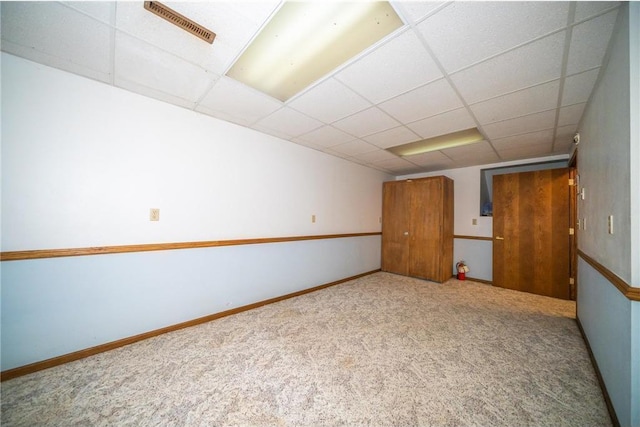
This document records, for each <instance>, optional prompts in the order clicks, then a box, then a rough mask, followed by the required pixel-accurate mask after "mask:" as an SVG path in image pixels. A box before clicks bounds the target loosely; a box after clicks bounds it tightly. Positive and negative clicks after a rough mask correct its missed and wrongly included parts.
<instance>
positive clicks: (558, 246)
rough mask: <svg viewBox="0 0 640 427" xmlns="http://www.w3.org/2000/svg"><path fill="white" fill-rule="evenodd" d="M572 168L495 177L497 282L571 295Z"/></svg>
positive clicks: (554, 294)
mask: <svg viewBox="0 0 640 427" xmlns="http://www.w3.org/2000/svg"><path fill="white" fill-rule="evenodd" d="M569 189H570V187H569V170H568V169H550V170H541V171H534V172H522V173H514V174H507V175H496V176H494V177H493V284H494V285H495V286H500V287H503V288H509V289H515V290H518V291H524V292H531V293H534V294H539V295H546V296H550V297H555V298H563V299H569V298H570V285H569V277H570V265H569V253H570V246H569V241H570V235H569V228H570V227H572V225H570V217H569V197H570V191H569Z"/></svg>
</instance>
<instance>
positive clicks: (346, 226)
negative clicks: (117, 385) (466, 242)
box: [1, 53, 391, 370]
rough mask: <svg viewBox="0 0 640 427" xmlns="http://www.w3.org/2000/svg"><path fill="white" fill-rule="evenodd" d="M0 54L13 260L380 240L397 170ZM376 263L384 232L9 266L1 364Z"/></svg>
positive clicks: (7, 240) (5, 230)
mask: <svg viewBox="0 0 640 427" xmlns="http://www.w3.org/2000/svg"><path fill="white" fill-rule="evenodd" d="M1 60H2V63H1V65H2V140H1V142H2V241H1V245H2V251H15V250H34V249H49V248H75V247H95V246H108V245H126V244H142V243H161V242H189V241H205V240H221V239H240V238H259V237H277V236H294V235H318V234H338V233H358V232H377V231H380V228H381V226H380V223H379V217H380V215H381V210H382V207H381V204H382V182H383V181H385V180H389V179H391V177H390V176H388V175H385V174H383V173H381V172H378V171H375V170H372V169H369V168H365V167H363V166H360V165H356V164H353V163H349V162H347V161H345V160H343V159H338V158H335V157H332V156H329V155H326V154H324V153H320V152H317V151H314V150H311V149H309V148H306V147H302V146H298V145H295V144H292V143H289V142H286V141H282V140H280V139H278V138H275V137H271V136H267V135H264V134H261V133H258V132H255V131H252V130H250V129H246V128H243V127H240V126H237V125H234V124H229V123H226V122H223V121H220V120H217V119H213V118H211V117H207V116H204V115H201V114H198V113H194V112H192V111H188V110H185V109H182V108H179V107H175V106H172V105H169V104H164V103H161V102H159V101H156V100H152V99H148V98H145V97H142V96H139V95H136V94H133V93H129V92H127V91H124V90H121V89H118V88H114V87H111V86H108V85H104V84H101V83H98V82H95V81H92V80H88V79H85V78H82V77H78V76H75V75H73V74H69V73H66V72H63V71H59V70H56V69H52V68H48V67H45V66H42V65H39V64H35V63H32V62H29V61H26V60H24V59H21V58H18V57H14V56H11V55H8V54H4V53H3V54H2V56H1ZM150 208H159V209H160V221H159V222H150V221H149V209H150ZM311 215H316V218H317V222H316V223H315V224H313V223H312V222H311ZM378 268H380V236H365V237H353V238H339V239H330V240H314V241H304V242H290V243H276V244H262V245H248V246H238V247H222V248H206V249H189V250H178V251H163V252H149V253H129V254H115V255H97V256H83V257H77V258H52V259H42V260H32V261H5V262H3V263H2V267H1V279H2V280H1V316H2V319H1V322H2V367H1V368H2V370H6V369H11V368H14V367H18V366H23V365H25V364H29V363H32V362H37V361H41V360H45V359H48V358H51V357H55V356H59V355H62V354H66V353H69V352H72V351H77V350H81V349H84V348H87V347H91V346H95V345H99V344H103V343H106V342H109V341H113V340H117V339H121V338H125V337H128V336H132V335H136V334H139V333H143V332H146V331H150V330H154V329H157V328H161V327H165V326H170V325H173V324H175V323H179V322H183V321H187V320H191V319H194V318H198V317H201V316H205V315H209V314H213V313H217V312H220V311H224V310H228V309H230V308H234V307H238V306H242V305H246V304H250V303H253V302H257V301H261V300H264V299H267V298H272V297H276V296H280V295H283V294H287V293H291V292H295V291H298V290H302V289H308V288H310V287H313V286H317V285H321V284H324V283H328V282H332V281H335V280H339V279H342V278H345V277H350V276H353V275H356V274H360V273H364V272H367V271H371V270H375V269H378Z"/></svg>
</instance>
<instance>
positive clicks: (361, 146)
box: [330, 139, 378, 156]
mask: <svg viewBox="0 0 640 427" xmlns="http://www.w3.org/2000/svg"><path fill="white" fill-rule="evenodd" d="M377 150H378V147H376V146H373V145H371V144H369V143H368V142H364V141H362V140H359V139H356V140H355V141H351V142H346V143H344V144H340V145H334V146H332V147H331V148H330V151H331V152H337V153H340V154H346V155H347V156H356V155H358V154H362V153H370V152H372V151H377Z"/></svg>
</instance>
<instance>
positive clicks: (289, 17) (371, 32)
mask: <svg viewBox="0 0 640 427" xmlns="http://www.w3.org/2000/svg"><path fill="white" fill-rule="evenodd" d="M402 25H403V23H402V20H401V19H400V17H399V16H398V15H397V14H396V12H395V10H394V9H393V7H391V5H390V4H389V3H388V2H382V1H362V2H333V1H326V2H325V1H314V2H305V1H291V2H286V3H285V4H284V5H283V6H282V7H281V8H280V9H279V10H278V12H276V14H275V15H274V16H273V18H272V19H271V21H269V23H268V24H267V25H266V26H265V27H264V28H263V29H262V31H261V32H260V34H259V35H258V36H257V37H256V38H255V39H254V40H253V41H252V42H251V44H250V45H249V47H248V48H247V49H246V50H245V51H244V52H243V53H242V55H241V56H240V57H239V58H238V60H237V61H236V62H235V64H234V65H233V66H232V67H231V69H230V70H229V71H228V72H227V76H229V77H231V78H232V79H235V80H238V81H240V82H242V83H244V84H246V85H248V86H251V87H253V88H255V89H257V90H259V91H261V92H264V93H266V94H268V95H270V96H272V97H274V98H277V99H279V100H281V101H286V100H287V99H289V98H291V97H292V96H293V95H295V94H296V93H298V92H300V91H301V90H302V89H304V88H306V87H307V86H309V85H310V84H311V83H313V82H315V81H316V80H318V79H319V78H320V77H322V76H324V75H325V74H327V73H328V72H329V71H331V70H333V69H335V68H336V67H338V66H339V65H341V64H343V63H345V62H346V61H348V60H349V59H351V58H352V57H354V56H355V55H357V54H358V53H360V52H362V51H363V50H365V49H366V48H367V47H369V46H371V45H373V44H374V43H375V42H377V41H379V40H380V39H382V38H383V37H385V36H386V35H388V34H390V33H391V32H393V31H394V30H396V29H397V28H400V27H401V26H402Z"/></svg>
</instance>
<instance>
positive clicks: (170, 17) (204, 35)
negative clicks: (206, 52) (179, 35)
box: [144, 1, 216, 44]
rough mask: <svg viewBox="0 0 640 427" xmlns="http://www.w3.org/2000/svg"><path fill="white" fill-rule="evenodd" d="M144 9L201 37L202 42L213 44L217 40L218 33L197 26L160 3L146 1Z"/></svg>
mask: <svg viewBox="0 0 640 427" xmlns="http://www.w3.org/2000/svg"><path fill="white" fill-rule="evenodd" d="M144 8H145V9H147V10H148V11H150V12H153V13H155V14H156V15H158V16H159V17H161V18H163V19H166V20H167V21H169V22H171V23H172V24H175V25H177V26H178V27H180V28H182V29H183V30H185V31H188V32H190V33H191V34H193V35H194V36H197V37H200V38H201V39H202V40H204V41H206V42H208V43H210V44H212V43H213V40H214V39H215V38H216V33H214V32H213V31H211V30H208V29H206V28H205V27H203V26H202V25H199V24H196V23H195V22H193V21H192V20H191V19H189V18H186V17H184V16H182V15H180V14H179V13H178V12H176V11H175V10H173V9H171V8H169V7H167V6H165V5H163V4H162V3H160V2H157V1H146V2H144Z"/></svg>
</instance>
